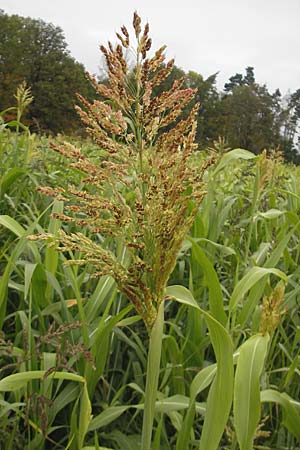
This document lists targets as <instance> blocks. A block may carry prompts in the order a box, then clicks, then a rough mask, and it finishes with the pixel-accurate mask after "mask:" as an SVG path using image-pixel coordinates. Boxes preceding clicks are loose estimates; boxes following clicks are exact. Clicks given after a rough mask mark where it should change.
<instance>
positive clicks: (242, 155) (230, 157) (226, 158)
mask: <svg viewBox="0 0 300 450" xmlns="http://www.w3.org/2000/svg"><path fill="white" fill-rule="evenodd" d="M255 158H257V156H256V155H255V154H254V153H252V152H249V151H248V150H243V149H242V148H236V149H234V150H231V151H230V152H227V153H225V154H224V155H223V156H222V159H221V161H220V162H219V164H218V165H217V167H216V169H215V171H214V174H217V173H218V172H221V170H223V169H224V168H225V167H227V166H228V164H230V163H231V162H232V161H236V160H237V159H244V160H249V159H255Z"/></svg>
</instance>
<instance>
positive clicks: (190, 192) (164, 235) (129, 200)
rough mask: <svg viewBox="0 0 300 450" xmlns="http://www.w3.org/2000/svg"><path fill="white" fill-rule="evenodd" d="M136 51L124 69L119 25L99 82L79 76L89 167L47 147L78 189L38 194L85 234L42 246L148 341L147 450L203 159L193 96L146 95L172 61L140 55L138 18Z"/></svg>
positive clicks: (177, 90) (160, 53)
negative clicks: (77, 174) (77, 270)
mask: <svg viewBox="0 0 300 450" xmlns="http://www.w3.org/2000/svg"><path fill="white" fill-rule="evenodd" d="M133 27H134V31H135V37H136V41H137V46H136V50H135V56H136V61H135V65H134V69H131V68H130V67H129V65H128V63H127V61H126V58H125V53H126V50H127V49H128V48H129V47H130V46H131V41H130V38H129V33H128V31H127V29H126V28H125V27H124V26H123V27H122V28H121V34H118V33H117V37H118V39H119V41H120V43H119V44H118V45H116V46H115V47H114V46H113V45H112V44H111V43H110V42H109V43H108V48H106V47H104V46H101V50H102V52H103V54H104V56H105V59H106V65H107V71H108V84H98V82H97V81H96V80H95V79H94V78H93V77H91V76H89V75H88V76H89V78H90V80H91V82H92V84H93V85H94V87H95V89H96V91H97V93H98V94H99V100H95V101H94V102H93V103H89V102H88V101H87V100H86V99H84V98H83V97H81V96H79V99H80V101H81V104H82V107H77V110H78V113H79V115H80V116H81V119H82V120H83V122H84V123H85V125H86V129H87V132H88V133H89V134H90V136H91V137H92V139H93V140H94V142H95V143H96V144H97V145H98V146H99V160H98V161H96V162H95V161H92V160H91V158H90V159H89V158H88V157H87V156H85V155H84V154H82V152H81V151H80V149H78V148H76V147H74V146H73V145H71V144H68V143H65V144H64V145H59V146H57V145H54V144H53V145H52V147H53V149H54V150H56V151H57V152H59V153H61V154H62V155H65V156H66V157H68V158H70V159H71V160H72V163H71V166H72V167H74V168H76V169H77V170H80V171H81V172H83V173H84V174H86V177H85V178H84V179H83V180H82V183H83V188H80V189H79V188H77V187H75V186H73V185H69V187H68V188H67V189H62V188H49V187H43V188H40V191H42V192H43V193H45V194H48V195H50V196H53V197H55V198H56V199H58V200H61V201H64V202H65V214H56V215H55V217H57V218H59V219H61V220H62V221H64V222H74V224H75V225H76V226H77V227H79V228H87V229H88V236H87V235H86V234H85V233H80V232H74V233H73V234H67V233H65V232H64V231H60V233H59V235H58V236H57V237H54V236H49V235H47V234H46V235H44V236H41V237H42V238H44V239H46V240H47V239H49V238H50V239H52V245H57V248H58V250H60V251H63V252H69V251H72V252H75V254H76V253H77V254H78V255H80V259H77V260H74V259H72V260H69V261H68V262H67V264H75V265H86V264H89V265H91V266H93V267H94V268H95V272H94V276H96V277H101V276H104V275H111V276H112V277H113V278H114V280H115V281H116V284H117V286H118V289H119V291H120V292H121V293H123V294H125V295H126V297H127V298H128V299H129V300H130V301H131V302H132V304H133V305H134V308H135V309H136V311H137V313H138V314H139V315H140V316H141V317H142V319H143V321H144V323H145V325H146V327H147V330H148V332H149V335H150V343H149V353H148V366H147V381H146V392H145V405H144V421H143V431H142V439H141V448H142V449H143V450H150V447H151V436H152V425H153V418H154V407H155V401H156V394H157V386H158V375H159V366H160V354H161V342H162V333H163V322H164V320H163V300H164V295H165V294H164V293H165V288H166V285H167V282H168V279H169V277H170V274H171V273H172V271H173V269H174V267H175V264H176V258H177V254H178V252H179V250H180V248H181V246H182V242H183V239H184V237H185V235H186V233H187V231H188V230H189V228H190V226H191V224H192V222H193V220H194V217H195V214H196V212H197V211H198V208H199V205H200V203H201V200H202V199H203V197H204V195H205V190H204V182H203V174H204V171H205V169H206V168H207V167H208V166H209V165H210V164H212V162H213V158H211V159H210V160H208V161H207V163H205V164H204V165H203V166H202V167H200V168H195V167H193V164H192V162H191V156H192V155H193V153H194V152H195V150H196V148H197V146H196V144H195V142H194V140H195V133H196V120H195V119H196V114H197V110H198V105H195V106H194V108H193V109H192V111H191V112H190V114H189V116H188V117H187V118H185V119H181V120H180V115H181V113H182V110H183V108H184V107H185V106H186V105H187V104H188V103H189V102H190V101H191V99H192V98H193V96H194V93H195V92H194V90H192V89H182V85H183V82H184V80H183V79H180V80H176V81H175V82H174V83H173V86H172V87H171V89H170V90H168V91H165V92H163V93H162V94H161V95H160V96H155V95H154V94H153V90H154V88H155V87H156V86H158V85H159V84H160V83H162V82H163V81H164V79H165V78H166V77H168V75H169V74H170V72H171V71H172V67H173V60H171V61H169V62H168V63H167V64H165V63H164V61H165V55H164V50H165V47H161V48H160V49H159V50H157V51H156V53H155V54H154V55H153V56H152V57H150V56H149V57H148V52H149V50H150V48H151V39H150V37H149V35H148V33H149V25H148V24H146V25H145V27H144V30H143V32H142V29H141V19H140V17H139V16H138V15H137V13H135V14H134V18H133ZM103 237H112V238H115V239H117V240H119V241H121V243H122V244H123V245H124V246H125V248H126V250H127V252H128V254H129V264H127V265H126V266H125V265H124V264H122V263H121V262H120V261H119V260H118V259H117V256H116V254H114V253H113V252H112V251H111V250H109V249H107V248H104V246H103V245H101V239H103Z"/></svg>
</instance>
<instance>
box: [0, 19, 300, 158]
mask: <svg viewBox="0 0 300 450" xmlns="http://www.w3.org/2000/svg"><path fill="white" fill-rule="evenodd" d="M182 76H184V77H185V84H186V86H187V87H192V88H194V89H196V90H197V95H196V99H195V101H197V102H199V104H200V106H199V115H198V135H197V141H198V143H199V145H200V147H208V146H211V145H212V144H213V142H214V141H216V140H218V138H219V137H223V138H224V139H225V141H226V144H227V145H228V147H231V148H235V147H242V148H246V149H248V150H251V151H253V152H255V153H260V152H261V151H262V150H263V149H265V148H267V149H270V148H272V149H280V150H282V152H283V154H284V156H285V158H286V159H287V160H289V161H293V162H295V163H297V164H299V163H300V155H299V151H300V141H299V139H298V132H299V122H300V89H298V90H296V91H295V92H293V93H289V94H288V95H285V96H282V94H281V92H280V90H279V89H276V90H275V92H272V93H271V92H270V91H269V90H268V88H267V86H266V85H260V84H259V83H258V82H257V81H256V79H255V73H254V68H253V67H247V68H246V69H245V73H244V74H241V73H237V74H235V75H233V76H232V77H230V78H229V80H228V82H227V83H226V84H225V86H224V89H223V90H222V91H219V90H218V89H217V86H216V81H217V74H213V75H211V76H209V77H208V78H206V79H205V78H204V77H203V76H202V75H201V74H199V73H197V72H193V71H189V72H187V73H185V72H184V71H183V70H182V69H180V68H178V67H176V66H174V68H173V71H172V73H171V75H170V77H169V78H168V79H166V80H165V82H164V83H163V84H162V85H161V86H160V88H159V89H160V91H162V90H166V89H168V88H170V86H171V85H172V83H173V81H174V80H175V79H177V78H179V77H182ZM23 80H26V82H27V85H28V86H30V87H31V90H32V95H33V97H34V101H33V102H32V104H31V105H30V107H29V110H28V114H27V120H28V124H29V125H30V126H31V127H32V128H34V129H37V130H39V131H41V132H52V133H59V132H64V133H74V132H76V131H77V130H78V129H80V121H79V119H78V117H77V115H76V112H75V110H74V104H75V103H76V102H77V99H76V93H77V92H79V93H81V94H82V95H83V96H84V97H86V98H88V99H89V100H91V99H92V98H93V96H94V95H95V94H94V90H93V88H92V87H91V85H90V82H89V81H88V80H87V79H86V76H85V68H84V66H83V65H82V64H80V63H78V62H77V61H75V59H74V58H73V57H72V56H71V55H70V52H69V51H68V47H67V43H66V40H65V37H64V34H63V31H62V29H61V28H59V27H56V26H54V25H52V24H48V23H45V22H44V21H42V20H40V19H39V20H36V19H31V18H28V17H26V18H25V17H20V16H18V15H8V14H5V12H4V11H2V10H0V110H3V109H5V108H8V107H10V106H12V102H13V96H14V93H15V91H16V88H17V86H18V85H19V84H20V83H21V82H22V81H23ZM159 93H160V92H157V94H159ZM192 106H193V105H192V104H191V105H189V106H188V109H190V108H191V107H192ZM187 113H188V110H187V111H186V114H187Z"/></svg>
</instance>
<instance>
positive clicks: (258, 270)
mask: <svg viewBox="0 0 300 450" xmlns="http://www.w3.org/2000/svg"><path fill="white" fill-rule="evenodd" d="M270 274H273V275H276V276H277V277H279V278H282V279H283V280H284V281H287V276H286V275H285V273H283V272H282V271H281V270H279V269H274V268H265V267H252V268H251V269H250V270H249V272H247V273H246V275H245V276H244V277H243V278H242V279H241V280H240V281H239V282H238V283H237V285H236V286H235V288H234V290H233V293H232V296H231V299H230V301H229V310H230V311H231V312H232V311H234V310H235V309H236V307H237V306H238V304H239V302H241V301H242V299H243V297H244V295H245V294H246V293H247V292H248V291H249V290H250V289H251V288H252V287H253V286H255V284H256V283H258V282H259V281H260V280H261V279H262V278H263V277H265V276H267V275H270Z"/></svg>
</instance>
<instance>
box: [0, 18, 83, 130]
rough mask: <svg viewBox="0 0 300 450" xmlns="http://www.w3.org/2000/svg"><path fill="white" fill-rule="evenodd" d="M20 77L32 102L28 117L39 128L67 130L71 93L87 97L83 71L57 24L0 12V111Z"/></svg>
mask: <svg viewBox="0 0 300 450" xmlns="http://www.w3.org/2000/svg"><path fill="white" fill-rule="evenodd" d="M24 80H25V81H26V82H27V85H28V86H30V87H31V91H32V95H33V97H34V101H33V102H32V104H31V106H30V108H29V113H28V119H29V120H30V122H31V123H35V124H36V126H37V127H38V128H39V129H41V130H45V131H52V132H54V133H57V132H61V131H68V130H73V129H74V128H75V127H76V126H78V124H79V121H78V118H77V115H76V113H75V111H74V103H75V101H76V92H80V93H82V94H83V95H85V96H87V97H89V92H90V91H89V90H90V84H89V82H88V81H87V80H86V78H85V70H84V66H83V65H82V64H79V63H78V62H76V61H75V60H74V58H72V57H71V55H70V53H69V51H68V49H67V43H66V41H65V38H64V35H63V31H62V30H61V28H59V27H56V26H54V25H52V24H48V23H45V22H43V21H42V20H40V19H39V20H35V19H31V18H28V17H27V18H25V17H20V16H18V15H12V16H9V15H7V14H5V13H4V11H2V10H0V109H1V110H3V109H5V108H7V107H9V106H11V105H12V99H13V95H14V93H15V91H16V89H17V86H18V85H19V84H20V83H21V82H22V81H24Z"/></svg>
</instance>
